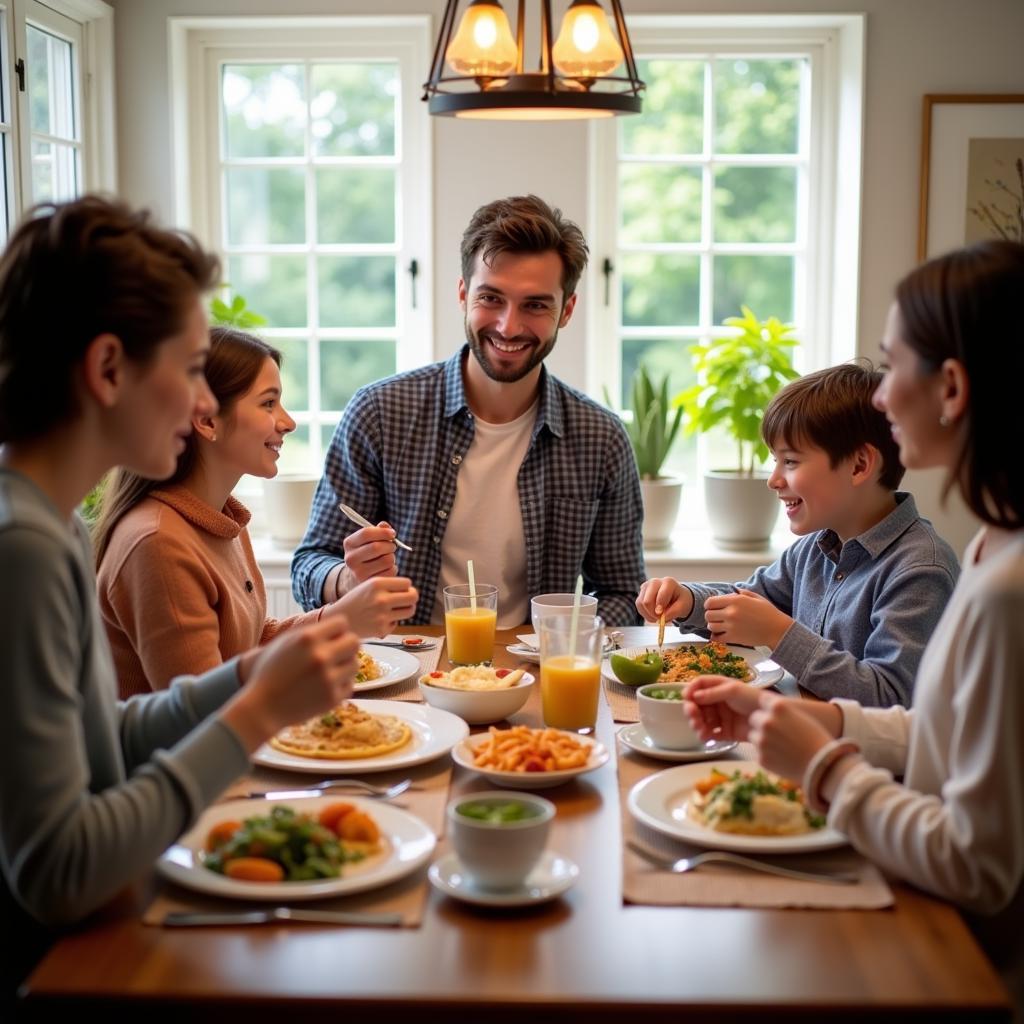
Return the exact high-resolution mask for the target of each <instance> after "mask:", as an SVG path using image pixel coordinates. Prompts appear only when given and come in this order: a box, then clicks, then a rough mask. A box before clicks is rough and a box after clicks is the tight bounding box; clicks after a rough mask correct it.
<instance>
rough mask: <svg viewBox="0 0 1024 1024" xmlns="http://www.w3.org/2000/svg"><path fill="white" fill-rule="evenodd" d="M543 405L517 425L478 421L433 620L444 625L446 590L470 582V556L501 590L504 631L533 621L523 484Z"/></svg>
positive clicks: (479, 577) (447, 539)
mask: <svg viewBox="0 0 1024 1024" xmlns="http://www.w3.org/2000/svg"><path fill="white" fill-rule="evenodd" d="M537 405H538V403H537V402H534V403H533V405H532V406H530V408H529V409H527V410H526V412H524V413H523V415H522V416H520V417H519V418H518V419H514V420H512V422H511V423H486V422H484V421H483V420H482V419H480V417H479V416H478V417H476V426H475V430H474V434H473V443H472V444H471V445H470V446H469V449H468V450H467V452H466V454H465V456H464V457H463V460H462V466H461V467H460V468H459V475H458V479H457V481H456V487H455V501H454V503H453V504H452V509H451V512H450V514H449V516H448V526H447V528H446V529H445V532H444V540H443V541H442V542H441V579H440V582H439V584H438V588H437V593H436V594H435V596H434V611H433V614H432V615H431V621H432V622H438V623H440V622H444V593H443V591H444V588H445V587H448V586H452V585H453V584H456V583H466V582H467V579H466V561H467V559H470V558H472V559H473V575H474V577H475V578H476V581H477V582H478V583H493V584H494V585H495V586H496V587H497V588H498V627H499V628H504V627H507V626H520V625H522V624H523V623H524V622H526V621H528V620H529V617H530V595H529V593H528V592H527V587H526V543H525V541H524V539H523V513H522V509H521V507H520V505H519V489H518V485H517V481H518V478H519V467H520V466H521V465H522V464H523V459H524V458H526V451H527V449H528V448H529V447H530V437H531V435H532V434H533V427H534V424H535V423H536V420H537Z"/></svg>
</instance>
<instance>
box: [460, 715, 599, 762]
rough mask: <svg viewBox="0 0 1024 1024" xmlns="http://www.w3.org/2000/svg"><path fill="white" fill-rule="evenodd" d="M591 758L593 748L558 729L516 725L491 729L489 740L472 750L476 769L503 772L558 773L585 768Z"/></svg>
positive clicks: (492, 727)
mask: <svg viewBox="0 0 1024 1024" xmlns="http://www.w3.org/2000/svg"><path fill="white" fill-rule="evenodd" d="M589 758H590V747H589V746H588V745H587V744H585V743H581V742H580V741H579V740H577V739H576V738H575V737H573V736H570V735H569V734H568V733H564V732H561V731H560V730H558V729H531V728H529V726H526V725H515V726H513V727H512V728H511V729H497V728H495V727H494V726H493V725H492V726H491V728H490V729H489V730H488V737H487V739H486V740H485V741H484V742H483V743H481V744H480V745H479V746H478V747H475V748H474V749H473V764H474V765H475V766H476V767H477V768H492V769H495V770H497V771H501V772H555V771H562V770H563V769H566V768H582V767H583V766H584V765H586V763H587V761H588V760H589Z"/></svg>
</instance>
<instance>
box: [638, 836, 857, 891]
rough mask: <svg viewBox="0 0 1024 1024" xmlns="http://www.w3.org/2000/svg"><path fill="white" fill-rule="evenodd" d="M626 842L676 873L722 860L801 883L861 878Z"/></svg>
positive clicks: (840, 882)
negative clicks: (680, 853) (688, 854)
mask: <svg viewBox="0 0 1024 1024" xmlns="http://www.w3.org/2000/svg"><path fill="white" fill-rule="evenodd" d="M626 845H627V846H628V847H629V848H630V849H631V850H632V851H633V852H634V853H638V854H640V856H641V857H643V858H644V859H645V860H648V861H650V862H651V863H652V864H656V865H657V866H658V867H660V868H664V869H665V870H666V871H671V872H672V873H673V874H676V875H684V874H686V872H688V871H693V870H694V868H699V867H700V866H701V864H709V863H719V864H736V865H739V866H742V867H747V868H753V869H754V870H755V871H763V872H765V873H766V874H769V875H779V876H780V877H782V878H795V879H797V880H799V881H801V882H824V883H826V884H827V885H855V884H856V883H857V882H859V881H860V877H859V876H858V875H848V874H844V873H842V872H839V873H836V874H828V873H825V872H816V871H798V870H797V869H796V868H784V867H782V866H780V865H778V864H769V863H767V862H766V861H763V860H756V859H755V858H753V857H744V856H742V855H740V854H738V853H726V852H725V851H724V850H705V851H704V852H703V853H698V854H695V855H694V856H692V857H679V858H678V859H676V858H674V857H669V856H667V855H666V854H663V853H658V852H656V851H654V850H650V849H648V848H647V847H646V846H643V845H642V844H641V843H638V842H636V841H635V840H632V839H629V840H627V842H626Z"/></svg>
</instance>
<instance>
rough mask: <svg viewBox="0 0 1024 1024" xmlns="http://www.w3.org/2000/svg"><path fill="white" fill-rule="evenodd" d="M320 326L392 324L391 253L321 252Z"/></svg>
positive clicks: (319, 267)
mask: <svg viewBox="0 0 1024 1024" xmlns="http://www.w3.org/2000/svg"><path fill="white" fill-rule="evenodd" d="M317 266H318V269H319V277H320V326H321V327H394V325H395V258H394V257H393V256H321V257H320V259H319V260H318V261H317Z"/></svg>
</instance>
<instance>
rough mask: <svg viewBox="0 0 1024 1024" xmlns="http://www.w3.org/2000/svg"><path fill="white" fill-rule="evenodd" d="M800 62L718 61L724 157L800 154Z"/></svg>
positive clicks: (719, 146)
mask: <svg viewBox="0 0 1024 1024" xmlns="http://www.w3.org/2000/svg"><path fill="white" fill-rule="evenodd" d="M802 64H803V61H799V60H741V59H729V60H717V61H715V149H716V150H717V151H718V152H719V153H796V152H797V148H798V143H799V138H800V136H799V122H800V69H801V65H802Z"/></svg>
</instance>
